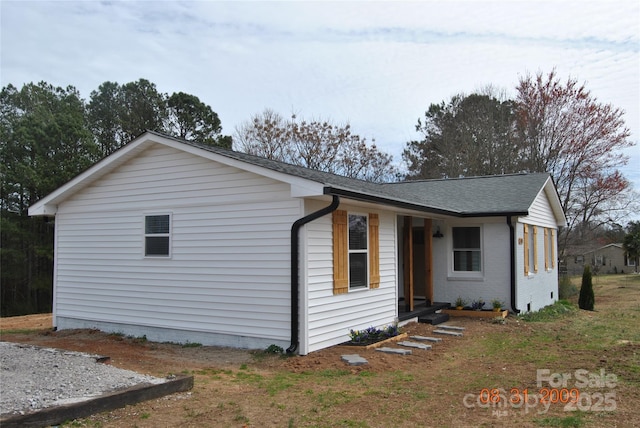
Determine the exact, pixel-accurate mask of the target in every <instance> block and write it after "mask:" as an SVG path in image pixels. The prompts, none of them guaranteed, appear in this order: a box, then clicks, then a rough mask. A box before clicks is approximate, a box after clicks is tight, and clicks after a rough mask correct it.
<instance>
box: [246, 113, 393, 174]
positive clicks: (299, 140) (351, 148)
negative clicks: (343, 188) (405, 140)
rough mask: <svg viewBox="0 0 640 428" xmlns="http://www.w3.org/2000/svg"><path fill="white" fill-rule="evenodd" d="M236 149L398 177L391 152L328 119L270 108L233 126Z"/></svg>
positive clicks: (313, 165) (325, 168) (317, 165)
mask: <svg viewBox="0 0 640 428" xmlns="http://www.w3.org/2000/svg"><path fill="white" fill-rule="evenodd" d="M234 141H235V149H236V150H238V151H242V152H245V153H250V154H254V155H257V156H262V157H265V158H268V159H275V160H280V161H283V162H287V163H290V164H293V165H299V166H304V167H307V168H311V169H316V170H319V171H325V172H330V173H333V174H338V175H342V176H345V177H351V178H358V179H362V180H367V181H374V182H383V181H389V180H393V179H395V178H396V177H397V174H398V170H397V168H396V167H395V166H394V165H393V158H392V156H391V155H389V154H387V153H384V152H381V151H380V150H379V149H378V148H377V146H376V145H375V143H374V144H371V145H369V144H367V141H366V139H365V138H362V137H360V136H359V135H357V134H353V133H352V132H351V126H350V125H349V124H345V125H336V124H334V123H332V122H331V121H329V120H317V119H313V120H304V119H298V118H297V117H296V116H295V115H292V117H291V119H289V120H285V119H284V118H283V117H282V116H281V115H279V114H278V113H276V112H274V111H273V110H270V109H266V110H264V111H263V112H262V113H261V114H256V115H254V116H252V118H251V119H250V120H249V121H247V122H245V123H243V124H241V125H240V126H238V127H236V135H235V138H234Z"/></svg>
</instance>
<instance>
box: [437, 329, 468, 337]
mask: <svg viewBox="0 0 640 428" xmlns="http://www.w3.org/2000/svg"><path fill="white" fill-rule="evenodd" d="M433 332H434V333H435V334H444V335H447V336H456V337H461V336H462V333H460V332H459V331H451V330H433Z"/></svg>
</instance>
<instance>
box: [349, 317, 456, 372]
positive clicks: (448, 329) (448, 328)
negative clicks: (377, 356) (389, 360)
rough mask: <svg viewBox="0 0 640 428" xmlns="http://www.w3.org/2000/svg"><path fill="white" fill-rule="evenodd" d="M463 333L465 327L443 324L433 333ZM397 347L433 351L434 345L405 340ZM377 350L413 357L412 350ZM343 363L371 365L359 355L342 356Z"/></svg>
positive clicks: (420, 338)
mask: <svg viewBox="0 0 640 428" xmlns="http://www.w3.org/2000/svg"><path fill="white" fill-rule="evenodd" d="M463 331H464V327H457V326H454V325H446V324H442V325H440V326H438V329H437V330H433V333H434V334H443V335H446V336H455V337H461V336H462V332H463ZM411 339H413V340H418V341H421V342H433V343H438V342H442V339H441V338H439V337H429V336H411ZM397 345H399V346H405V347H407V348H416V349H422V350H425V351H427V350H430V349H432V345H427V344H425V343H419V342H411V341H408V340H405V341H404V342H398V343H397ZM375 350H376V351H378V352H384V353H386V354H397V355H411V350H410V349H402V348H390V347H388V346H385V347H383V348H376V349H375ZM342 361H344V362H346V363H347V364H349V365H350V366H362V365H364V364H368V363H369V362H368V361H367V360H366V359H365V358H363V357H361V356H360V355H358V354H348V355H342Z"/></svg>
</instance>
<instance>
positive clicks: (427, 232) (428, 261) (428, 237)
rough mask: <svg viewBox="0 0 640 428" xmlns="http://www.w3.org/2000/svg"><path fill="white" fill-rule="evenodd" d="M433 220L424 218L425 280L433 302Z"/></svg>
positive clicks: (431, 302) (427, 292) (428, 296)
mask: <svg viewBox="0 0 640 428" xmlns="http://www.w3.org/2000/svg"><path fill="white" fill-rule="evenodd" d="M432 223H433V221H432V220H431V219H430V218H425V219H424V280H425V282H426V284H425V285H426V287H425V288H426V294H427V296H426V297H427V302H428V304H429V305H432V304H433V226H432Z"/></svg>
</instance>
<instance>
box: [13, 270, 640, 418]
mask: <svg viewBox="0 0 640 428" xmlns="http://www.w3.org/2000/svg"><path fill="white" fill-rule="evenodd" d="M573 281H574V284H575V285H576V286H578V287H579V286H580V278H575V279H573ZM594 290H595V296H596V301H595V311H593V312H587V311H581V310H579V309H577V307H576V306H577V303H576V302H575V301H574V302H568V303H567V302H563V303H558V304H556V305H554V307H552V308H549V309H547V310H545V311H542V312H541V313H539V314H536V315H532V316H524V317H520V318H517V317H513V316H509V317H508V318H507V320H506V322H505V323H504V324H501V323H497V322H496V323H494V322H492V320H489V321H487V320H480V319H453V320H452V321H450V322H449V324H455V325H460V326H464V327H465V328H466V330H465V333H464V337H462V338H444V340H443V342H442V343H439V344H434V347H433V350H432V351H420V350H414V352H413V355H411V356H397V355H386V354H381V353H379V352H376V351H373V350H364V349H362V350H361V349H359V348H353V347H334V348H330V349H327V350H322V351H319V352H314V353H311V354H309V355H308V356H305V357H282V356H274V355H269V354H266V353H255V354H253V355H251V356H249V357H247V356H246V355H244V357H245V358H244V359H242V361H240V360H238V359H236V357H234V355H236V354H233V353H231V352H229V353H228V354H225V358H228V361H227V360H220V359H216V360H213V359H211V355H213V353H215V352H217V350H216V348H210V347H205V346H202V347H201V346H198V347H186V348H185V347H181V346H179V345H168V344H154V343H151V342H144V341H139V340H138V341H136V339H135V338H123V337H109V336H107V335H103V334H102V333H98V332H87V331H77V332H69V333H65V332H56V333H52V332H50V331H47V330H35V331H26V330H25V329H26V327H21V328H22V329H23V330H22V331H14V332H7V331H6V330H5V331H4V332H3V333H2V339H3V340H13V341H23V342H29V343H32V344H44V345H46V346H58V347H63V348H74V347H75V348H76V349H78V350H83V351H93V352H97V353H102V354H105V355H111V356H112V361H113V364H114V365H117V366H120V367H124V368H128V369H133V370H137V371H139V372H144V373H149V374H153V375H166V374H168V373H176V372H183V373H189V374H193V375H194V376H195V386H194V389H193V390H192V391H191V392H189V393H181V394H174V395H172V396H168V397H164V398H161V399H158V400H153V401H149V402H145V403H140V404H138V405H136V406H130V407H127V408H124V409H120V410H117V411H113V412H109V413H104V414H99V415H95V416H93V417H91V418H88V419H83V420H78V421H71V422H69V423H67V424H66V425H65V426H69V427H71V426H73V427H132V426H138V427H157V426H166V427H174V426H176V427H177V426H181V427H182V426H193V427H200V426H237V427H242V426H255V427H265V426H269V427H271V426H278V427H281V426H282V427H286V426H290V427H298V426H313V427H336V426H344V427H392V426H393V427H402V426H406V427H416V426H443V427H444V426H451V427H461V426H462V427H463V426H474V427H475V426H487V427H489V426H523V427H591V426H593V427H605V426H606V427H609V426H611V427H613V426H640V416H639V412H638V411H637V405H636V403H635V400H636V398H637V397H639V396H640V275H616V276H597V277H594ZM572 304H573V305H572ZM4 324H5V323H3V325H4ZM2 328H3V329H4V328H5V327H2ZM405 330H406V331H408V332H409V333H411V334H422V335H430V334H431V332H432V330H433V327H432V326H430V325H423V324H412V325H409V326H407V327H406V328H405ZM351 353H359V354H360V355H361V356H363V357H365V358H367V360H368V361H369V364H368V365H366V366H358V367H350V366H347V365H346V364H345V363H343V362H341V361H340V355H342V354H351ZM538 370H546V371H544V372H540V376H544V377H545V379H547V380H545V381H543V382H541V383H538V382H537V380H538V379H537V377H538ZM563 374H567V375H565V377H564V378H562V377H561V376H562V375H563ZM568 376H570V377H568ZM549 380H550V381H551V383H550V382H549ZM563 382H564V383H563ZM525 394H526V396H527V398H528V403H524V404H523V398H524V397H525ZM543 396H544V397H546V398H548V399H549V400H548V401H549V402H548V403H541V402H540V397H543Z"/></svg>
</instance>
